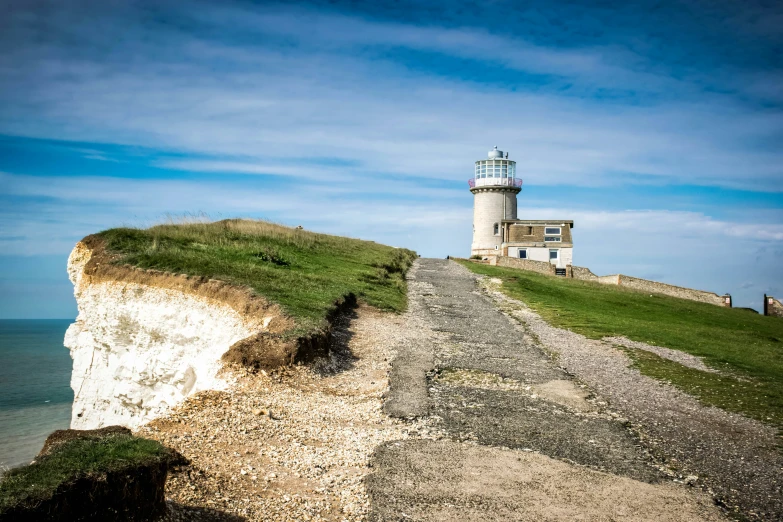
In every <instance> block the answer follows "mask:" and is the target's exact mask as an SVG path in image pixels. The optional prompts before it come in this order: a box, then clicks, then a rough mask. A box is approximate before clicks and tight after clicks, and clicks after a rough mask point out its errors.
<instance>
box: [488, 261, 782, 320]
mask: <svg viewBox="0 0 783 522" xmlns="http://www.w3.org/2000/svg"><path fill="white" fill-rule="evenodd" d="M495 264H497V266H505V267H508V268H519V269H521V270H530V271H531V272H538V273H540V274H546V275H555V266H554V265H551V264H550V263H545V262H541V261H533V260H531V259H518V258H515V257H505V256H498V257H497V258H496V260H495ZM566 269H567V272H566V276H567V277H571V278H573V279H580V280H582V281H595V282H598V283H601V284H605V285H618V286H623V287H625V288H630V289H633V290H638V291H640V292H647V293H655V294H664V295H668V296H671V297H678V298H680V299H689V300H691V301H699V302H702V303H709V304H714V305H717V306H725V307H728V308H731V296H729V295H723V296H720V295H718V294H715V293H712V292H705V291H703V290H694V289H692V288H684V287H681V286H674V285H668V284H666V283H659V282H657V281H650V280H648V279H641V278H638V277H631V276H627V275H623V274H612V275H606V276H597V275H595V274H594V273H593V272H592V271H591V270H590V269H589V268H585V267H582V266H570V265H569V266H567V267H566ZM775 302H776V303H777V305H774V306H776V308H775V310H779V313H780V316H781V317H783V305H781V304H780V301H777V300H775ZM768 306H770V307H772V306H773V305H768ZM776 313H777V312H776ZM769 315H773V314H772V313H770V314H769Z"/></svg>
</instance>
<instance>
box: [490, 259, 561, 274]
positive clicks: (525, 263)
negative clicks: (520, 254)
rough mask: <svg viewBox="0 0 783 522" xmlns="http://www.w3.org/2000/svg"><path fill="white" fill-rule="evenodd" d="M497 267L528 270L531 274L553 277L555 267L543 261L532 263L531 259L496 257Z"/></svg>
mask: <svg viewBox="0 0 783 522" xmlns="http://www.w3.org/2000/svg"><path fill="white" fill-rule="evenodd" d="M496 264H497V266H505V267H508V268H519V269H522V270H529V271H531V272H538V273H539V274H546V275H555V267H554V265H552V264H550V263H546V262H543V261H533V260H532V259H519V258H516V257H506V256H498V257H497V259H496Z"/></svg>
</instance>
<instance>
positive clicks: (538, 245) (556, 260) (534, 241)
mask: <svg viewBox="0 0 783 522" xmlns="http://www.w3.org/2000/svg"><path fill="white" fill-rule="evenodd" d="M572 228H574V222H573V221H570V220H567V221H566V220H564V221H552V220H549V221H546V220H544V221H542V220H521V219H517V220H505V221H503V222H502V228H501V231H500V239H501V253H500V255H503V256H509V257H518V258H520V259H530V260H532V261H548V262H550V263H552V264H553V265H556V266H557V267H559V268H565V267H566V266H568V265H572V264H573V261H574V243H573V240H572V239H571V229H572Z"/></svg>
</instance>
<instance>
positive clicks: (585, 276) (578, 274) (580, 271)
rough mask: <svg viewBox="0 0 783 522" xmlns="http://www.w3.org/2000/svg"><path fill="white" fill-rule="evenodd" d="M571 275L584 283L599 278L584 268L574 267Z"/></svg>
mask: <svg viewBox="0 0 783 522" xmlns="http://www.w3.org/2000/svg"><path fill="white" fill-rule="evenodd" d="M571 273H572V274H573V275H572V277H573V278H574V279H581V280H582V281H595V280H596V279H598V276H597V275H595V274H594V273H593V272H591V271H590V269H589V268H586V267H583V266H572V267H571Z"/></svg>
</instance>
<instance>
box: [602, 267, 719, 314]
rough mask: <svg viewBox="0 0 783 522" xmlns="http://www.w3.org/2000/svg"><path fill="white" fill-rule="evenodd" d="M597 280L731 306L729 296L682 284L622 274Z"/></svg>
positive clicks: (644, 290) (642, 290)
mask: <svg viewBox="0 0 783 522" xmlns="http://www.w3.org/2000/svg"><path fill="white" fill-rule="evenodd" d="M610 278H616V281H617V282H613V281H611V279H610ZM598 282H599V283H605V284H616V285H619V286H624V287H626V288H633V289H634V290H639V291H641V292H650V293H655V294H664V295H668V296H671V297H679V298H680V299H689V300H691V301H699V302H702V303H709V304H714V305H717V306H726V307H728V308H731V296H720V295H718V294H715V293H713V292H705V291H703V290H694V289H692V288H684V287H682V286H674V285H667V284H666V283H659V282H657V281H650V280H648V279H640V278H638V277H631V276H627V275H623V274H617V275H611V276H604V277H599V278H598ZM727 300H728V301H727Z"/></svg>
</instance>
